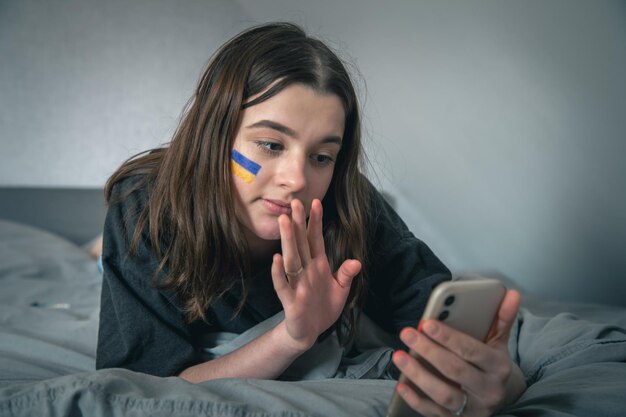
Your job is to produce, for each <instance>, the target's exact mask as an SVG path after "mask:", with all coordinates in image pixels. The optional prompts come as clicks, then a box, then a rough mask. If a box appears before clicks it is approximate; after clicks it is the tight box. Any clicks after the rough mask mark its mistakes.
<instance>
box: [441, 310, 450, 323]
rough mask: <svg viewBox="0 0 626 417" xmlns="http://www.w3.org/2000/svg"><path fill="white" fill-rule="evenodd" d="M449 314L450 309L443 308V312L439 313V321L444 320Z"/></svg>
mask: <svg viewBox="0 0 626 417" xmlns="http://www.w3.org/2000/svg"><path fill="white" fill-rule="evenodd" d="M449 315H450V312H449V311H448V310H443V311H442V312H441V313H439V321H444V320H445V319H447V318H448V316H449Z"/></svg>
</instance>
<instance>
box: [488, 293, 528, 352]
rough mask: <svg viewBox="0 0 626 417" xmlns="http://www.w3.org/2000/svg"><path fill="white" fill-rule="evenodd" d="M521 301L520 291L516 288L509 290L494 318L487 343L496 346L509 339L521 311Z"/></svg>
mask: <svg viewBox="0 0 626 417" xmlns="http://www.w3.org/2000/svg"><path fill="white" fill-rule="evenodd" d="M520 303H521V296H520V293H519V292H517V291H515V290H508V291H507V292H506V295H505V296H504V300H502V304H500V308H499V309H498V316H497V318H496V320H494V323H493V326H491V329H490V331H489V335H488V336H487V343H488V344H489V345H492V346H495V345H497V344H502V343H505V344H507V343H508V341H509V335H510V334H511V328H512V327H513V324H514V323H515V319H516V318H517V312H518V311H519V307H520Z"/></svg>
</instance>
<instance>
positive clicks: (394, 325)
mask: <svg viewBox="0 0 626 417" xmlns="http://www.w3.org/2000/svg"><path fill="white" fill-rule="evenodd" d="M372 207H374V210H375V216H374V224H375V227H373V228H372V230H374V233H373V236H371V237H370V239H373V242H374V243H373V247H372V250H371V251H370V266H371V267H370V272H369V274H368V293H367V298H366V302H365V307H364V312H365V314H367V315H368V317H370V318H371V319H372V320H374V321H375V322H376V323H377V324H378V325H379V326H381V327H382V328H383V329H385V330H386V331H388V332H391V333H393V334H397V333H398V332H399V331H400V330H402V329H403V328H404V327H407V326H411V327H416V326H417V323H418V322H419V319H420V317H421V316H422V313H423V311H424V308H425V307H426V302H427V301H428V297H429V296H430V293H431V292H432V289H433V288H434V287H436V286H437V285H438V284H440V283H441V282H443V281H447V280H450V279H451V274H450V271H449V270H448V268H446V266H445V265H444V264H443V263H442V262H441V261H440V260H439V258H437V256H436V255H435V254H434V253H433V251H432V250H431V249H430V248H429V247H428V246H427V245H426V244H425V243H424V242H422V241H421V240H419V239H418V238H416V237H415V236H414V235H413V233H411V232H410V231H409V229H408V227H407V226H406V224H405V223H404V222H403V221H402V219H401V218H400V217H399V216H398V214H397V213H396V212H395V211H394V210H393V208H392V207H391V206H390V205H389V204H388V203H387V202H386V201H385V200H384V198H383V197H382V196H381V195H380V193H378V192H377V191H375V190H374V191H373V204H372Z"/></svg>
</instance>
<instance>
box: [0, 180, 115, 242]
mask: <svg viewBox="0 0 626 417" xmlns="http://www.w3.org/2000/svg"><path fill="white" fill-rule="evenodd" d="M105 215H106V204H105V201H104V193H103V190H102V189H97V188H38V187H0V219H5V220H11V221H14V222H19V223H24V224H29V225H32V226H35V227H38V228H40V229H45V230H48V231H50V232H52V233H55V234H58V235H60V236H63V237H65V238H66V239H68V240H71V241H72V242H74V243H76V244H79V245H82V244H84V243H87V242H89V241H90V240H92V239H93V238H95V237H96V236H97V235H98V234H100V233H102V227H103V225H104V217H105Z"/></svg>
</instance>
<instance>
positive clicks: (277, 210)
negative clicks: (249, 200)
mask: <svg viewBox="0 0 626 417" xmlns="http://www.w3.org/2000/svg"><path fill="white" fill-rule="evenodd" d="M263 205H264V206H265V208H266V209H267V210H268V211H269V212H270V213H273V214H277V215H281V214H287V215H289V214H291V205H290V204H289V203H285V202H283V201H279V200H268V199H265V198H264V199H263Z"/></svg>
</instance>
